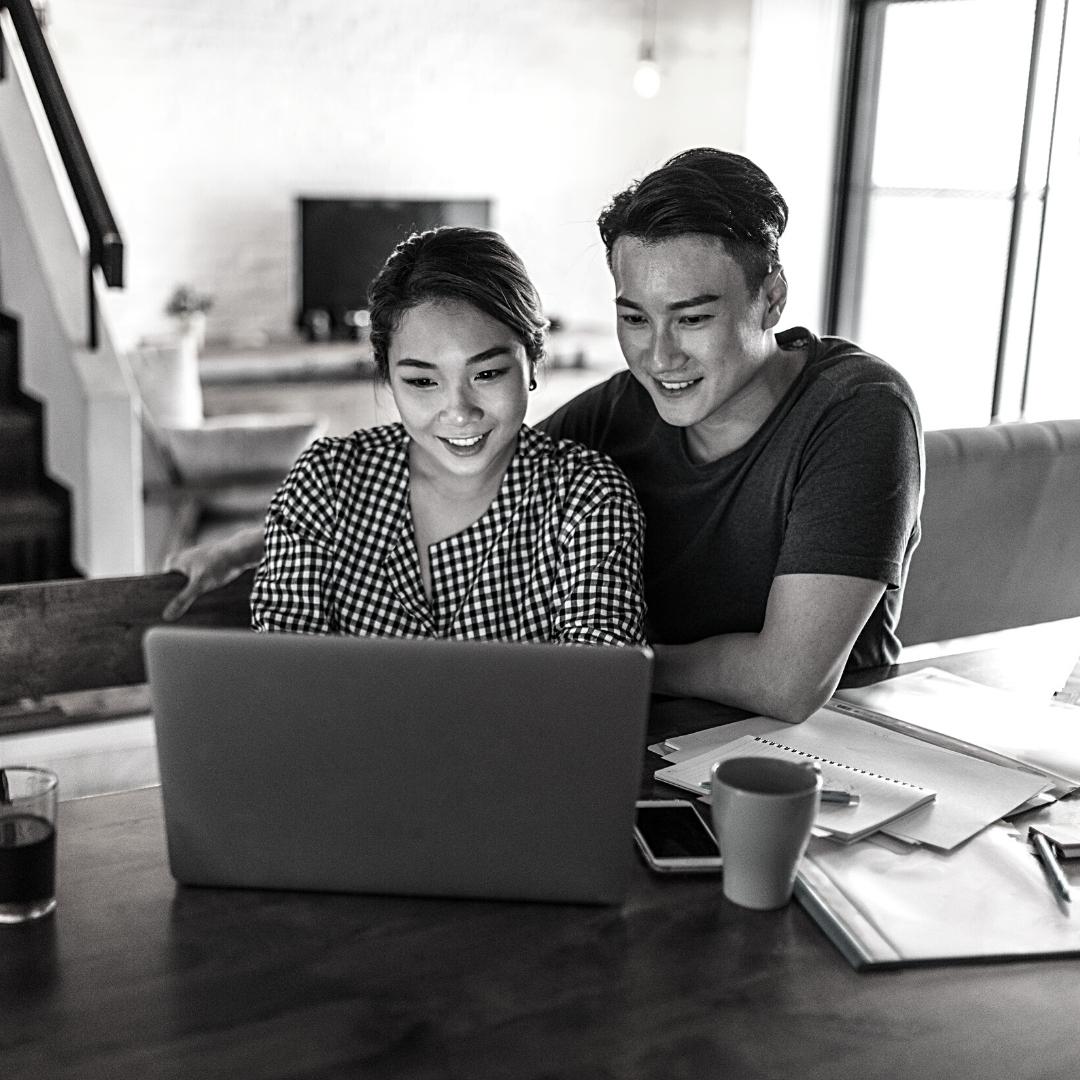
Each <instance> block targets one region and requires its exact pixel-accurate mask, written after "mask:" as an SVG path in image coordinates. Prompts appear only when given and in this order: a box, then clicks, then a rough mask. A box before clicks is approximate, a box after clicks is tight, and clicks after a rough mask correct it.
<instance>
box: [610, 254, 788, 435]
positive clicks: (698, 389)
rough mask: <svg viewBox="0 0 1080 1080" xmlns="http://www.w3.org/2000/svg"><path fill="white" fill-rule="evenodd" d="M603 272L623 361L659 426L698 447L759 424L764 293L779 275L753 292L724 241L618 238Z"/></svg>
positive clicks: (768, 350)
mask: <svg viewBox="0 0 1080 1080" xmlns="http://www.w3.org/2000/svg"><path fill="white" fill-rule="evenodd" d="M611 272H612V275H613V276H614V278H615V290H616V298H615V304H616V311H617V315H618V334H619V344H620V346H621V347H622V351H623V356H625V357H626V362H627V364H628V365H629V366H630V371H631V372H632V373H633V375H634V377H635V378H636V379H637V380H638V381H639V382H640V383H641V384H642V386H644V387H645V389H646V390H648V391H649V394H650V396H651V397H652V400H653V402H654V404H655V405H656V411H657V412H658V413H659V414H660V416H661V418H662V419H664V420H665V421H666V422H667V423H669V424H673V425H675V426H676V427H683V428H688V429H690V431H688V435H690V436H695V435H698V436H701V437H702V441H704V442H706V443H708V442H709V440H708V439H707V438H704V436H705V435H706V433H707V431H708V430H709V429H714V430H715V429H717V427H718V426H720V425H726V424H730V423H732V422H734V423H736V424H737V425H744V426H745V425H746V424H748V423H757V424H760V423H761V422H762V421H763V420H764V418H765V416H766V415H767V409H766V412H765V413H764V414H762V409H763V408H765V407H766V404H765V403H766V399H769V393H768V386H767V385H766V376H765V365H766V361H767V360H768V359H769V357H770V356H771V355H772V354H773V352H774V350H775V348H776V346H775V343H774V339H773V337H772V335H771V333H768V332H767V331H766V329H765V326H766V325H768V326H769V327H771V326H772V325H774V324H775V321H776V320H775V319H770V318H769V314H768V313H767V312H769V313H771V310H772V309H770V308H769V305H770V303H773V302H774V300H775V293H774V295H773V296H771V297H770V295H769V294H768V292H767V289H768V288H769V285H770V283H772V282H774V281H778V280H780V279H779V275H777V276H776V277H774V275H769V277H768V278H766V279H765V280H764V281H763V282H762V285H761V286H760V287H759V288H758V289H757V290H756V291H755V292H752V291H751V290H750V289H748V288H747V284H746V279H745V278H744V276H743V272H742V270H741V269H740V267H739V266H738V264H737V263H736V262H735V260H734V259H732V258H731V256H730V255H728V254H727V251H726V250H725V247H724V242H723V240H721V239H719V238H717V237H713V236H704V235H700V234H688V235H686V236H679V237H674V238H672V239H670V240H660V241H657V242H654V243H645V242H644V241H642V240H639V239H637V238H636V237H631V236H624V237H620V238H619V239H618V240H616V241H615V246H614V249H613V250H612V259H611ZM780 306H781V307H782V304H781V305H780ZM778 317H779V314H778V313H777V318H778ZM771 407H772V405H771V400H770V401H769V404H768V408H769V409H771Z"/></svg>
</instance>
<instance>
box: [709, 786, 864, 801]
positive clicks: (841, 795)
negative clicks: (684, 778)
mask: <svg viewBox="0 0 1080 1080" xmlns="http://www.w3.org/2000/svg"><path fill="white" fill-rule="evenodd" d="M698 787H699V788H703V789H704V790H705V791H708V790H709V788H710V787H712V783H711V781H709V780H699V781H698ZM821 801H822V802H827V803H837V804H839V805H840V806H857V805H858V802H859V796H858V794H857V793H856V792H854V791H842V790H840V789H834V788H822V790H821Z"/></svg>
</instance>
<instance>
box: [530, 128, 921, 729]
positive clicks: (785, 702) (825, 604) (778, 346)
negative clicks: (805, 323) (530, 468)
mask: <svg viewBox="0 0 1080 1080" xmlns="http://www.w3.org/2000/svg"><path fill="white" fill-rule="evenodd" d="M786 224H787V204H786V203H785V201H784V199H783V197H782V196H781V195H780V193H779V192H778V191H777V190H776V188H775V187H774V186H773V184H772V182H771V181H770V180H769V178H768V177H767V176H766V175H765V174H764V173H763V172H762V171H761V170H760V169H759V168H758V167H757V166H756V165H754V163H753V162H751V161H749V160H747V159H746V158H744V157H741V156H739V155H737V154H731V153H726V152H724V151H720V150H713V149H698V150H689V151H687V152H685V153H683V154H679V155H678V156H676V157H674V158H672V159H671V160H670V161H668V162H667V163H666V164H665V165H663V166H662V167H661V168H659V169H657V170H656V171H655V172H653V173H650V174H649V175H648V176H646V177H645V178H644V179H643V180H641V181H640V182H639V183H637V184H634V185H632V186H631V187H630V188H628V189H627V190H626V191H623V192H621V193H620V194H619V195H617V196H615V198H614V200H613V201H612V203H611V204H610V206H608V207H607V209H605V210H604V212H603V213H602V214H601V215H600V219H599V226H600V233H601V236H602V237H603V239H604V243H605V246H606V248H607V253H608V264H609V266H610V267H611V273H612V276H613V278H614V283H615V309H616V317H617V319H618V335H619V343H620V345H621V346H622V351H623V355H624V356H625V358H626V362H627V365H628V367H629V371H627V372H624V373H621V374H619V375H616V376H614V377H613V378H611V379H610V380H608V381H607V382H606V383H604V384H602V385H600V386H598V387H595V388H593V389H591V390H588V391H586V392H585V393H584V394H582V395H580V396H579V397H577V398H575V399H574V400H573V401H571V402H569V403H568V404H567V405H565V406H564V407H563V408H562V409H560V410H559V411H558V412H557V413H555V415H554V416H552V417H551V418H550V419H549V420H548V421H547V422H546V423H545V424H544V428H545V430H546V431H547V432H548V434H550V435H553V436H556V437H560V438H570V439H576V440H577V441H579V442H583V443H585V444H586V445H587V446H591V447H593V448H594V449H597V450H600V451H602V452H604V453H606V454H607V455H608V456H609V457H611V458H612V459H613V460H614V461H615V462H616V463H617V464H618V465H620V466H621V467H622V469H623V471H624V472H625V473H626V475H627V476H628V477H629V479H630V481H631V483H632V484H633V485H634V488H635V490H636V491H637V494H638V498H639V499H640V501H641V504H642V508H643V509H644V511H645V520H646V523H647V524H646V533H645V592H646V600H647V602H648V612H649V621H648V629H649V638H650V640H651V641H652V642H654V643H655V645H656V654H657V665H656V678H655V683H654V689H655V690H656V691H658V692H661V693H667V694H672V695H685V696H694V697H703V698H710V699H714V700H717V701H723V702H726V703H728V704H732V705H738V706H742V707H744V708H747V709H751V710H753V711H755V712H761V713H766V714H768V715H771V716H776V717H780V718H782V719H785V720H790V721H799V720H802V719H805V717H806V716H808V715H809V714H810V713H811V712H813V711H814V709H816V708H818V707H819V706H820V705H821V704H823V703H824V701H825V700H826V699H827V698H828V697H829V695H830V694H831V693H832V692H833V690H834V689H835V688H836V684H837V682H838V680H839V678H840V676H841V675H842V674H843V672H844V670H845V667H849V668H852V669H854V668H859V667H872V666H877V665H879V664H887V663H890V662H892V661H894V660H895V659H896V656H897V653H898V651H899V642H898V641H897V638H896V635H895V632H894V629H895V626H896V622H897V619H898V617H899V613H900V600H901V594H902V590H903V584H904V579H905V577H906V573H907V566H908V562H909V559H910V556H911V552H912V550H913V549H914V547H915V545H916V543H917V542H918V535H919V523H918V515H919V505H920V499H921V472H922V465H921V458H922V449H921V446H922V432H921V426H920V421H919V415H918V410H917V408H916V404H915V400H914V398H913V396H912V394H911V390H910V388H909V387H908V385H907V383H906V382H905V381H904V380H903V378H902V377H901V376H900V375H899V374H898V373H897V372H896V371H894V370H893V369H892V368H891V367H889V366H888V365H887V364H885V363H884V362H882V361H881V360H879V359H877V358H876V357H873V356H870V355H868V354H867V353H865V352H863V351H862V350H861V349H859V348H858V347H857V346H855V345H852V344H851V343H850V342H846V341H842V340H840V339H837V338H818V337H816V336H815V335H814V334H812V333H810V332H809V331H808V330H804V329H801V328H796V329H790V330H787V331H785V332H782V333H777V332H776V327H777V325H778V324H779V321H780V317H781V314H782V313H783V310H784V305H785V303H786V301H787V280H786V278H785V275H784V270H783V267H782V266H781V264H780V261H779V250H778V242H779V238H780V235H781V234H782V232H783V230H784V227H785V225H786Z"/></svg>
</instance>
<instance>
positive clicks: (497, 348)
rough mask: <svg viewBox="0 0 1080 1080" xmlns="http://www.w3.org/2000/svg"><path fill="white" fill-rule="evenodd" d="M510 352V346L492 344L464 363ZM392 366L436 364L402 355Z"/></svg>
mask: <svg viewBox="0 0 1080 1080" xmlns="http://www.w3.org/2000/svg"><path fill="white" fill-rule="evenodd" d="M509 352H510V348H509V346H507V345H494V346H492V348H490V349H485V350H484V351H483V352H478V353H477V354H476V355H475V356H470V357H469V358H468V359H467V360H466V361H465V363H466V364H482V363H484V361H485V360H491V359H493V358H494V357H496V356H505V355H506V354H507V353H509ZM394 367H417V368H428V369H431V368H435V367H438V365H437V364H433V363H432V362H431V361H430V360H418V359H417V358H416V357H415V356H403V357H401V358H400V359H399V360H395V361H394Z"/></svg>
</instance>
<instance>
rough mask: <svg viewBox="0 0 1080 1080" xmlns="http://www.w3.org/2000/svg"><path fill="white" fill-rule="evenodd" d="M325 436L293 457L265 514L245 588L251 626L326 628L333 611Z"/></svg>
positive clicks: (331, 628)
mask: <svg viewBox="0 0 1080 1080" xmlns="http://www.w3.org/2000/svg"><path fill="white" fill-rule="evenodd" d="M330 446H331V442H330V440H328V439H320V440H318V441H317V442H315V443H313V444H312V445H311V446H310V447H308V449H307V450H305V451H304V453H303V454H301V456H300V457H299V458H298V459H297V462H296V464H295V465H294V466H293V467H292V469H291V470H290V472H289V475H288V476H287V477H286V478H285V481H284V483H283V484H282V485H281V487H280V488H279V489H278V491H277V493H276V494H275V495H274V498H273V500H272V501H271V503H270V508H269V510H268V511H267V515H266V532H265V541H266V546H265V552H264V554H263V558H262V562H261V563H260V564H259V568H258V570H257V571H256V574H255V583H254V586H253V588H252V592H251V621H252V626H253V627H254V628H255V629H256V630H262V631H266V630H282V631H291V632H293V633H309V634H326V633H334V632H336V631H337V630H338V625H337V618H336V614H335V611H334V603H333V587H334V581H333V579H334V565H333V564H334V559H333V546H334V498H333V490H334V482H333V469H332V463H331V456H330Z"/></svg>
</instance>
